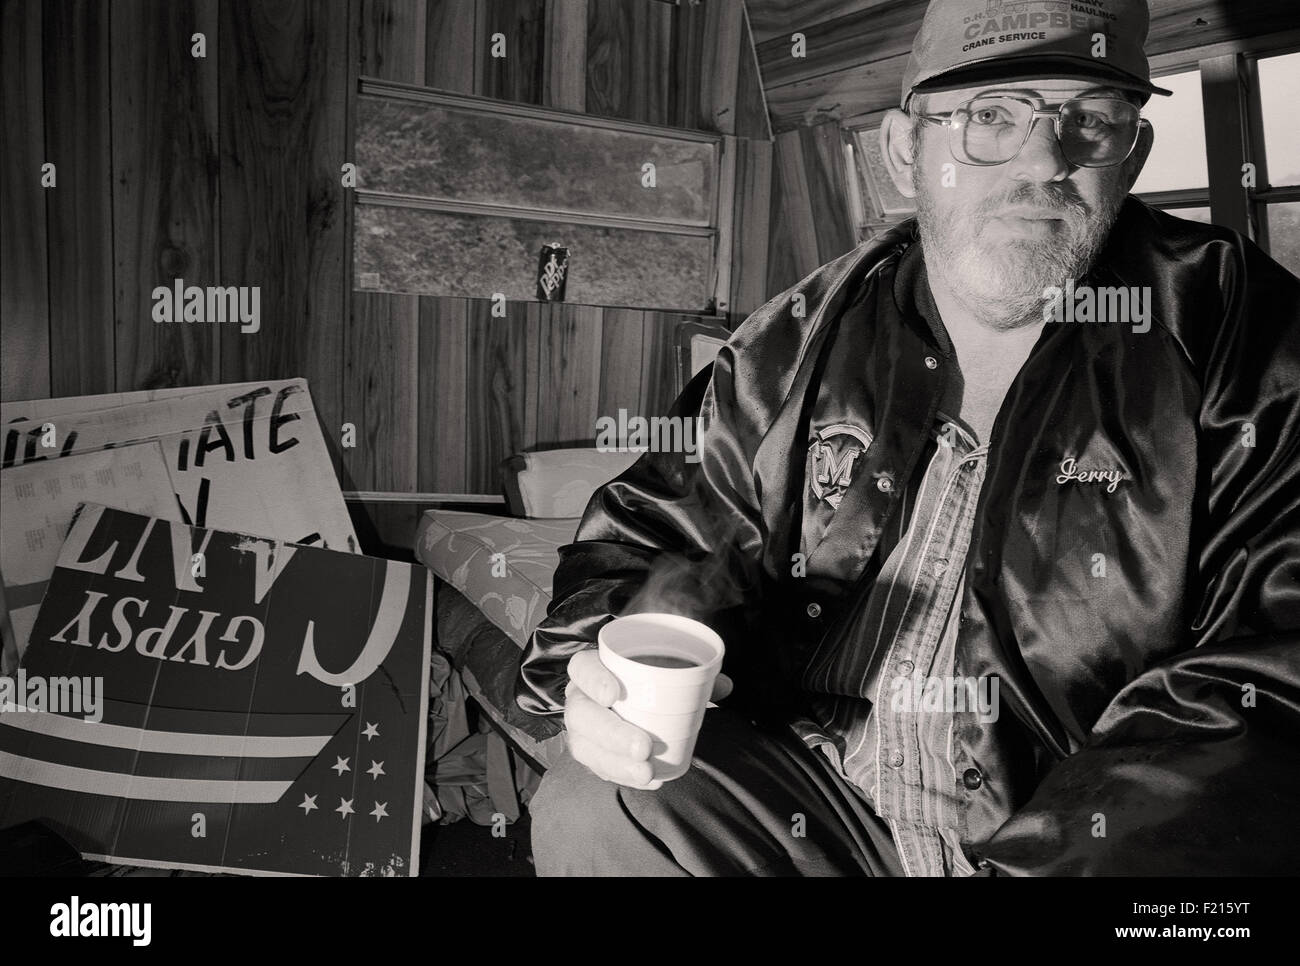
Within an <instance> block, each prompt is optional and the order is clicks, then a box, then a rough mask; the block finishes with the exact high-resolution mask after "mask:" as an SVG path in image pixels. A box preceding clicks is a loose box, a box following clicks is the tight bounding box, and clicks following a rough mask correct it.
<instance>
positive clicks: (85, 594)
mask: <svg viewBox="0 0 1300 966" xmlns="http://www.w3.org/2000/svg"><path fill="white" fill-rule="evenodd" d="M196 555H198V556H197V557H196ZM431 610H432V583H431V581H430V579H429V576H428V573H427V571H425V570H424V569H423V568H420V567H416V566H413V565H409V564H404V563H400V562H396V561H386V560H376V559H373V558H370V557H364V556H360V555H356V554H348V553H339V552H336V551H331V550H322V549H318V548H315V547H301V546H291V545H288V544H285V543H283V542H278V541H271V540H264V539H259V538H256V537H248V536H242V535H239V534H233V533H225V532H222V531H217V530H204V529H199V528H194V527H189V526H186V525H184V524H178V523H172V522H168V521H163V520H158V519H156V518H153V517H146V516H142V515H140V514H134V513H127V512H125V511H121V510H113V509H107V508H104V507H101V506H98V505H94V504H88V505H86V506H85V507H84V508H83V509H82V511H81V512H80V514H79V515H78V517H77V520H76V522H75V523H74V524H73V526H72V529H71V531H70V532H69V534H68V537H67V540H66V541H65V543H64V545H63V549H62V551H61V552H60V554H59V560H58V566H57V567H56V569H55V571H54V575H53V576H52V577H51V579H50V583H49V589H48V591H47V593H46V596H45V600H44V602H43V603H42V604H41V608H40V612H39V614H38V616H37V618H36V624H35V627H34V628H33V631H32V636H31V642H30V644H29V646H28V650H27V653H26V655H25V656H24V659H23V664H22V667H21V668H20V670H19V672H18V673H17V675H16V676H15V677H14V678H12V679H6V678H0V703H2V704H3V707H4V710H3V711H0V828H4V827H8V826H10V825H14V824H17V823H19V822H23V821H26V820H28V819H33V818H40V819H42V820H43V821H44V822H45V823H46V824H47V825H49V826H50V827H52V828H54V829H57V830H58V831H59V832H60V834H61V835H63V836H64V837H65V838H67V839H69V840H70V841H71V842H72V843H73V845H75V846H76V847H77V848H78V849H80V850H81V852H82V853H83V854H85V855H86V856H87V857H88V858H101V859H106V860H108V861H112V862H121V863H125V864H128V865H155V866H166V867H180V868H188V869H198V870H204V871H236V872H257V873H271V874H316V875H414V874H416V871H417V861H418V856H417V851H418V833H419V824H420V813H419V807H420V801H421V793H422V786H423V773H424V744H425V722H426V711H427V706H428V668H429V656H430V644H431V639H430V629H431V624H430V619H431Z"/></svg>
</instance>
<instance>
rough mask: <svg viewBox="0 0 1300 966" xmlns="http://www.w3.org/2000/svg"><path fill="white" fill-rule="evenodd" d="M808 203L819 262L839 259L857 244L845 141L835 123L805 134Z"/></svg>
mask: <svg viewBox="0 0 1300 966" xmlns="http://www.w3.org/2000/svg"><path fill="white" fill-rule="evenodd" d="M801 134H802V141H803V152H804V171H805V173H806V174H807V178H808V201H809V203H810V204H811V206H812V220H813V224H814V225H815V226H816V230H817V261H818V264H824V263H826V262H829V261H831V260H832V259H835V258H838V257H839V256H841V255H843V254H844V253H845V252H847V251H849V250H850V249H851V248H853V247H854V245H855V244H856V242H855V239H854V231H853V217H852V214H851V212H850V208H849V197H848V181H847V179H846V177H845V169H844V146H843V144H844V142H843V138H842V135H841V130H840V126H839V125H838V124H836V123H835V122H834V121H828V122H825V123H823V124H817V125H814V126H813V127H810V128H806V129H804V131H802V132H801Z"/></svg>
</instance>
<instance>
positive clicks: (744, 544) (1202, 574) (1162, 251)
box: [517, 198, 1300, 875]
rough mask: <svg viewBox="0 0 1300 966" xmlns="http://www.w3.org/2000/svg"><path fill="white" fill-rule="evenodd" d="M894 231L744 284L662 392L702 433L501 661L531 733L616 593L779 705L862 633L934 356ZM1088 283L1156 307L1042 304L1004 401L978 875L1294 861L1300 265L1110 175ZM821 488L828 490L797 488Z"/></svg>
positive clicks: (985, 583) (989, 548) (986, 603)
mask: <svg viewBox="0 0 1300 966" xmlns="http://www.w3.org/2000/svg"><path fill="white" fill-rule="evenodd" d="M913 246H919V242H918V240H917V237H916V232H915V225H914V223H908V224H905V225H903V226H900V227H899V228H898V229H895V230H894V231H893V232H891V233H889V234H887V235H886V236H884V237H882V238H880V239H878V240H876V241H873V242H871V243H868V244H865V245H863V246H860V247H858V248H857V249H855V250H854V251H852V252H849V253H848V254H846V255H844V256H842V257H841V258H839V259H837V260H835V261H833V262H831V263H829V264H827V265H825V266H823V267H822V268H820V269H818V270H817V271H816V272H814V273H813V274H812V275H810V276H809V277H808V278H806V279H805V280H803V281H802V282H800V283H799V284H798V285H796V286H795V287H794V288H792V289H790V290H788V291H786V292H784V293H782V294H781V295H779V296H777V297H776V298H774V299H772V300H771V301H770V302H768V303H767V304H766V305H765V306H763V307H762V308H761V309H759V310H758V311H756V312H755V313H754V314H753V315H752V316H750V317H749V318H748V319H747V320H746V321H745V322H744V324H743V325H741V326H740V327H739V328H738V329H737V330H736V332H735V333H734V335H733V337H732V338H731V340H730V341H729V343H728V345H727V346H725V347H724V348H723V349H722V350H721V352H720V353H719V355H718V357H717V359H716V361H715V363H714V365H713V367H712V370H711V373H710V371H709V370H706V371H705V372H703V373H701V374H700V375H699V376H697V377H696V379H695V380H693V381H692V382H691V383H690V385H688V386H687V388H686V390H685V391H684V392H683V393H682V396H681V397H680V398H679V399H678V401H677V403H676V405H675V407H674V414H677V415H686V416H689V415H693V414H695V413H697V412H698V414H699V415H700V417H701V420H702V424H703V437H702V439H703V442H702V447H701V451H700V453H699V454H697V455H698V457H699V459H698V461H693V460H692V459H689V458H687V454H682V453H653V452H652V453H647V454H646V455H644V456H643V457H641V458H640V459H639V460H638V461H637V462H636V463H635V464H634V465H633V466H632V467H631V468H630V469H629V470H628V471H627V472H626V473H624V474H623V475H622V476H620V477H619V478H617V479H616V480H614V481H612V482H611V483H609V484H607V485H605V486H604V487H602V488H601V489H599V490H598V491H597V492H596V494H595V495H594V497H593V498H592V500H591V503H590V504H589V506H588V508H587V511H586V514H585V516H584V518H583V520H582V523H581V526H580V528H579V530H578V533H577V536H576V538H575V542H574V543H572V544H570V545H569V546H567V547H565V548H563V550H562V551H561V563H560V566H559V569H558V571H557V572H556V575H555V583H554V600H553V603H552V605H551V608H550V610H549V612H548V617H547V619H546V620H545V621H544V622H543V624H542V625H541V626H540V627H539V628H538V629H537V631H536V632H535V634H534V636H533V638H532V640H531V642H530V646H529V647H528V649H527V650H526V652H525V654H524V659H523V663H522V665H521V668H520V672H519V677H518V682H517V698H518V703H519V705H520V707H521V708H523V709H524V710H525V711H527V712H530V713H531V714H533V715H536V716H538V717H536V718H534V719H532V720H534V721H535V722H536V728H535V733H536V734H538V735H539V736H545V735H549V734H552V733H555V732H556V731H557V730H559V728H560V726H561V725H560V721H559V718H558V717H557V716H558V715H559V714H561V713H562V711H563V704H564V694H563V692H564V687H565V684H566V683H567V682H566V676H565V665H566V663H567V661H568V658H569V657H570V656H571V655H572V654H573V653H574V652H575V651H577V650H579V649H582V648H585V647H590V646H593V642H594V641H595V637H596V631H597V630H598V628H599V626H600V625H601V624H602V623H604V622H605V621H607V620H608V619H610V617H611V616H612V615H617V614H620V613H623V612H625V611H632V610H647V609H671V610H676V611H678V612H681V613H687V614H690V615H691V616H695V617H697V618H699V619H702V620H704V621H706V622H707V623H709V624H710V625H712V626H714V627H715V628H717V629H718V630H719V632H720V633H722V635H723V638H724V640H725V641H726V645H727V656H726V660H725V663H724V670H725V671H727V673H729V674H730V675H731V676H732V677H733V679H734V680H735V683H736V687H735V691H734V693H733V697H732V698H730V699H728V704H735V705H739V706H740V707H742V708H743V709H744V710H746V711H747V712H748V713H750V714H751V715H753V716H755V717H757V718H763V719H767V720H770V721H774V722H780V721H782V720H792V719H793V718H794V717H796V716H798V715H800V714H801V713H803V712H804V710H805V709H806V708H807V700H808V696H807V694H804V693H801V691H800V685H799V681H800V678H801V676H802V671H803V670H804V667H805V665H806V662H807V660H808V658H809V657H810V656H811V654H812V653H813V652H814V651H815V650H817V648H818V646H819V644H820V643H825V642H827V641H829V642H830V643H831V644H832V646H837V647H853V646H858V643H859V641H860V638H861V637H862V635H863V634H865V633H866V631H867V630H868V629H866V628H863V627H860V626H858V625H857V624H855V618H857V617H860V616H861V615H860V610H861V603H862V601H863V599H864V598H865V597H866V596H867V593H866V592H867V590H868V589H869V587H870V582H871V581H872V580H873V579H874V577H875V575H876V573H877V571H878V570H879V567H880V555H879V554H877V553H876V551H877V546H878V544H879V543H880V540H881V535H882V532H883V531H884V528H885V527H886V526H888V524H889V523H890V520H891V516H892V515H893V514H895V512H896V510H897V505H898V500H899V498H900V495H901V494H902V493H904V492H905V490H906V487H905V486H902V485H893V484H894V483H895V481H897V482H900V483H902V482H906V481H910V480H914V479H915V478H916V474H917V473H919V472H920V471H921V469H923V467H921V466H918V463H919V462H920V457H921V454H922V453H923V451H924V448H925V443H926V440H927V435H928V429H929V427H930V426H931V425H932V422H933V419H934V416H935V413H936V411H937V409H938V407H939V405H940V402H941V399H942V398H943V395H944V391H945V388H947V386H948V382H947V380H948V372H949V370H951V369H952V368H953V363H954V359H953V349H952V345H951V342H950V341H949V339H948V337H947V334H946V332H944V331H943V329H942V326H940V325H933V326H932V325H929V324H927V323H926V322H925V321H924V320H923V318H922V315H921V314H920V313H918V312H916V311H914V310H913V307H912V306H909V305H906V304H900V295H899V286H898V285H897V284H896V281H897V279H896V275H897V273H898V269H899V265H900V262H903V261H904V260H905V259H904V256H905V254H906V253H907V252H908V251H909V250H911V249H912V247H913ZM1084 285H1088V286H1093V287H1095V288H1100V287H1110V288H1116V287H1123V288H1129V289H1133V288H1137V289H1139V290H1142V289H1149V292H1150V297H1151V302H1150V306H1151V324H1150V327H1149V330H1147V331H1139V328H1140V327H1139V326H1135V325H1131V324H1129V323H1127V322H1121V323H1116V322H1111V323H1109V324H1097V323H1086V322H1066V323H1050V324H1047V325H1045V326H1044V327H1043V331H1042V334H1041V336H1040V338H1039V340H1038V342H1037V343H1036V345H1035V347H1034V349H1033V351H1032V352H1031V353H1030V356H1029V358H1028V360H1027V361H1026V363H1025V364H1024V367H1023V368H1022V370H1021V371H1020V373H1019V375H1018V376H1017V378H1016V380H1015V382H1014V383H1013V384H1012V386H1011V388H1010V390H1009V391H1008V393H1007V396H1006V398H1005V400H1004V402H1003V404H1002V407H1001V410H1000V411H999V413H998V416H997V420H996V423H995V425H994V431H993V436H992V441H991V448H990V453H989V462H988V467H987V475H986V477H985V482H984V486H983V489H982V492H981V494H980V499H979V504H978V509H977V511H976V521H975V524H974V530H973V534H972V537H971V544H970V549H969V552H968V555H967V563H966V582H965V590H964V595H963V598H962V600H961V602H960V604H961V608H962V613H961V629H960V634H959V638H958V644H957V659H956V663H957V668H956V671H955V673H956V674H957V675H962V676H969V677H974V678H982V677H985V676H990V675H995V676H996V677H997V679H998V685H999V698H1000V705H1001V711H1000V715H999V716H998V717H997V720H996V721H985V722H981V721H980V720H977V718H976V716H975V715H973V714H961V715H958V723H957V725H956V728H955V731H954V736H953V741H954V742H956V743H959V744H960V751H961V753H962V755H963V756H964V757H966V758H968V759H969V760H971V761H973V762H974V763H975V764H976V766H977V767H978V768H979V770H980V771H981V772H982V774H983V776H984V781H983V782H982V784H981V785H980V786H979V787H978V788H975V789H964V788H963V789H961V793H962V794H964V795H965V797H966V802H965V810H966V824H967V830H966V835H965V838H964V841H966V842H969V843H970V846H969V847H968V852H969V854H970V855H971V856H972V857H973V858H974V859H975V860H976V861H978V862H979V864H980V866H981V867H982V868H984V869H986V870H991V871H995V872H997V873H999V874H1154V875H1165V874H1249V873H1265V874H1267V873H1287V874H1294V873H1295V871H1296V870H1297V869H1300V836H1297V835H1296V834H1295V833H1296V827H1297V822H1298V820H1297V815H1300V280H1297V279H1296V277H1295V276H1293V275H1291V274H1290V273H1288V272H1287V271H1286V270H1285V269H1283V268H1282V267H1281V266H1279V265H1278V264H1277V263H1276V262H1274V261H1272V260H1271V259H1270V258H1268V257H1267V256H1266V255H1265V254H1263V253H1262V252H1261V251H1260V250H1259V249H1258V248H1257V247H1255V246H1254V245H1253V244H1252V243H1250V242H1249V241H1247V240H1245V239H1243V238H1242V237H1241V236H1239V235H1237V234H1236V233H1233V232H1230V231H1227V230H1225V229H1220V228H1217V227H1211V226H1204V225H1199V224H1195V223H1193V222H1189V221H1184V220H1181V219H1175V218H1172V217H1170V216H1168V215H1166V214H1164V213H1162V212H1159V211H1156V210H1153V209H1151V208H1148V207H1147V206H1145V205H1143V204H1142V203H1141V202H1139V201H1137V200H1136V199H1133V198H1130V199H1128V200H1127V201H1126V203H1125V206H1124V208H1123V210H1122V212H1121V214H1120V217H1119V220H1118V221H1117V223H1116V226H1115V228H1114V229H1113V231H1112V233H1111V236H1110V238H1109V240H1108V243H1107V247H1106V248H1105V250H1104V251H1103V253H1102V255H1101V256H1100V257H1099V259H1098V261H1097V264H1096V265H1095V267H1094V268H1093V270H1092V272H1091V273H1090V274H1089V276H1088V277H1087V278H1085V279H1083V280H1081V282H1080V286H1084ZM864 292H865V294H866V296H867V300H866V306H867V307H869V308H870V311H866V312H858V313H855V314H853V315H851V316H850V315H847V314H846V313H845V311H844V309H845V307H846V306H847V305H849V304H850V303H852V302H853V301H854V299H855V297H859V296H861V295H863V294H864ZM846 427H848V428H846ZM853 440H857V443H856V446H855V445H854V444H853V442H852V441H853ZM828 441H829V448H826V447H827V446H828ZM844 444H847V445H844ZM819 447H821V448H819ZM852 453H856V456H853V457H852V458H849V457H848V455H847V454H852ZM1116 480H1118V482H1117V483H1115V485H1114V486H1112V482H1114V481H1116ZM836 487H838V492H835V493H834V494H833V496H834V497H836V499H835V500H833V501H831V502H834V503H837V504H838V505H837V506H834V507H832V511H831V512H830V516H829V520H827V519H826V516H827V501H825V500H820V499H816V500H815V499H812V498H811V497H810V496H809V494H810V492H812V493H813V494H814V495H816V496H818V497H821V496H825V495H826V492H827V490H828V488H836ZM813 508H817V509H816V512H809V511H810V510H812V509H813ZM801 543H802V549H803V550H806V553H803V552H801ZM827 635H830V637H829V638H828V637H827Z"/></svg>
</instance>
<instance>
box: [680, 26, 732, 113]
mask: <svg viewBox="0 0 1300 966" xmlns="http://www.w3.org/2000/svg"><path fill="white" fill-rule="evenodd" d="M723 2H728V0H723ZM705 16H706V15H705V11H704V8H703V7H702V6H700V5H699V4H695V5H691V4H689V3H682V4H678V5H677V6H675V7H673V8H672V17H673V30H672V43H671V51H672V68H671V70H670V72H669V81H668V123H669V125H671V126H672V127H685V128H693V129H698V128H702V127H704V119H703V115H702V114H701V113H700V101H701V100H702V97H701V91H702V90H703V87H704V70H705V64H704V28H705V26H706V23H705Z"/></svg>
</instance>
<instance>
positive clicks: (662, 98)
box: [586, 0, 674, 124]
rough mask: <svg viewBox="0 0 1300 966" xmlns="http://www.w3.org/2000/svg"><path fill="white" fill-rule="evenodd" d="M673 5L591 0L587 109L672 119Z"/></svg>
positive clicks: (641, 118)
mask: <svg viewBox="0 0 1300 966" xmlns="http://www.w3.org/2000/svg"><path fill="white" fill-rule="evenodd" d="M673 22H674V8H673V7H672V6H670V5H668V4H665V3H659V2H657V0H587V42H586V52H587V70H586V87H587V89H586V110H587V112H588V113H590V114H600V115H603V116H606V117H621V118H624V119H626V120H630V121H643V122H645V123H647V124H670V123H671V122H672V112H671V110H670V105H669V76H670V73H671V71H672V68H673V59H672V42H673Z"/></svg>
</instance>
